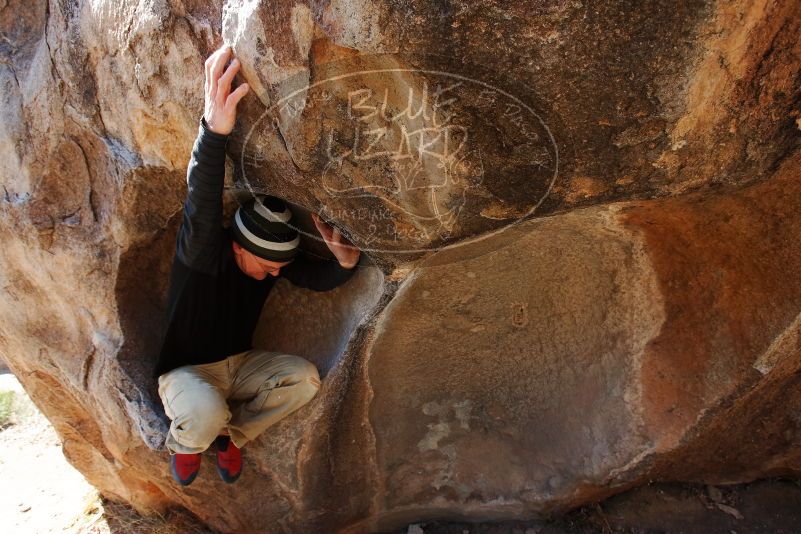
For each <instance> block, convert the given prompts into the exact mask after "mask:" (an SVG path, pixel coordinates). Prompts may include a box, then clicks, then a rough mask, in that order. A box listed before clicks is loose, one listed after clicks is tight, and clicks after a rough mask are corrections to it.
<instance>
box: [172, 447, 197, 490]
mask: <svg viewBox="0 0 801 534" xmlns="http://www.w3.org/2000/svg"><path fill="white" fill-rule="evenodd" d="M199 470H200V454H172V455H170V471H171V472H172V478H174V479H175V481H176V482H178V484H180V485H182V486H188V485H189V484H191V483H192V481H193V480H195V477H196V476H197V472H198V471H199Z"/></svg>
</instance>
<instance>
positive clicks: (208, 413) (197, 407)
mask: <svg viewBox="0 0 801 534" xmlns="http://www.w3.org/2000/svg"><path fill="white" fill-rule="evenodd" d="M184 394H185V395H187V396H188V397H187V401H188V402H186V403H184V406H185V408H184V409H183V410H182V411H181V412H180V413H176V414H175V419H174V421H173V422H174V428H175V434H176V439H177V440H178V441H179V442H180V443H181V444H182V445H186V446H188V447H207V446H209V445H210V444H211V442H212V441H214V438H216V437H217V436H218V435H219V434H220V431H221V430H222V429H223V428H225V426H226V425H227V424H228V421H229V420H230V418H231V412H230V411H229V409H228V404H227V403H226V401H225V399H224V398H223V397H222V395H221V394H219V393H218V392H216V391H214V390H212V389H200V390H196V391H186V392H185V393H184Z"/></svg>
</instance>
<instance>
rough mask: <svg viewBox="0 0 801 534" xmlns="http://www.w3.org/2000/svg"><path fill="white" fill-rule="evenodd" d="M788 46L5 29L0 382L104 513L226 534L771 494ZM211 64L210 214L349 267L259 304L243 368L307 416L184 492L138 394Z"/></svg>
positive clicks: (781, 440) (156, 411) (234, 26)
mask: <svg viewBox="0 0 801 534" xmlns="http://www.w3.org/2000/svg"><path fill="white" fill-rule="evenodd" d="M800 31H801V11H799V10H798V8H797V5H796V3H795V2H792V1H779V2H767V1H765V0H753V1H747V0H737V1H731V2H724V1H720V2H717V3H715V2H682V3H678V4H677V3H675V2H667V1H657V2H650V3H648V4H643V5H635V4H633V3H630V2H612V1H603V2H591V3H587V2H549V1H532V2H522V3H521V2H488V3H475V2H424V1H418V0H404V1H401V0H390V1H387V2H381V3H374V2H366V1H360V0H351V1H346V0H341V1H340V0H330V1H325V2H305V3H304V2H290V1H284V0H276V1H273V2H263V1H259V0H230V1H227V2H223V1H206V2H203V1H191V2H190V1H182V0H162V1H152V2H131V1H122V2H110V1H107V0H100V1H95V2H67V1H65V0H52V1H50V2H43V1H31V2H21V1H15V0H6V1H4V2H3V3H2V5H1V6H0V32H2V36H3V39H2V43H0V54H2V58H3V61H2V62H1V63H0V84H2V87H3V89H2V93H0V94H2V104H0V106H1V109H2V116H3V119H4V120H3V121H2V123H0V168H1V169H2V173H1V174H0V176H2V181H3V192H2V199H1V200H0V206H1V207H2V212H1V213H2V215H1V216H0V217H1V218H2V224H0V240H1V242H2V243H3V254H2V259H1V260H0V277H1V280H0V281H2V288H3V292H4V295H3V298H2V299H1V300H0V354H2V357H3V358H4V359H5V360H6V361H7V362H8V364H9V366H10V367H11V368H12V370H13V371H14V372H15V373H16V374H17V375H18V376H19V378H20V380H21V382H22V383H23V384H24V386H25V387H26V389H27V390H28V391H29V393H30V395H31V397H32V398H33V399H34V401H35V402H36V403H37V404H38V405H39V407H40V408H41V409H42V411H43V412H44V413H45V414H46V415H47V416H48V417H49V418H50V420H51V421H52V422H53V423H54V424H55V426H56V429H57V431H58V432H59V434H60V436H61V437H62V439H63V442H64V452H65V454H66V455H67V457H68V459H69V460H70V461H71V462H72V463H73V464H74V465H75V466H76V467H77V468H78V469H80V470H81V471H82V472H83V473H84V474H85V475H86V477H87V478H88V479H89V480H90V481H91V482H92V483H93V484H95V485H96V486H97V487H98V488H100V489H101V491H102V492H103V493H104V494H105V495H107V496H108V497H110V498H115V499H120V500H123V501H127V502H130V503H132V504H134V505H135V506H137V507H138V508H140V509H143V510H148V509H163V508H165V507H170V506H182V507H186V508H187V509H189V510H191V511H192V512H193V513H195V514H196V515H198V516H199V517H200V518H201V519H203V520H204V521H206V522H207V523H209V524H210V525H212V526H214V527H216V528H218V529H220V530H222V531H226V532H275V531H276V530H277V529H278V528H280V529H282V530H283V531H286V532H328V531H339V530H347V531H353V532H362V531H380V530H383V529H392V528H396V527H398V526H401V525H404V524H405V523H407V522H410V521H417V520H421V519H426V518H440V519H449V518H452V519H455V518H469V519H484V518H523V517H530V516H533V515H537V514H550V513H558V512H561V511H564V510H567V509H570V508H572V507H575V506H579V505H582V504H586V503H588V502H592V501H594V500H599V499H602V498H604V497H606V496H609V495H612V494H614V493H617V492H620V491H623V490H625V489H627V488H630V487H633V486H636V485H639V484H642V483H643V482H646V481H648V480H652V479H664V480H686V481H701V482H710V483H715V484H720V483H729V482H732V483H733V482H743V481H749V480H753V479H755V478H758V477H763V476H769V475H795V476H799V475H801V452H800V451H801V278H799V277H798V273H799V272H801V245H799V243H801V171H799V169H801V151H799V129H801V108H799V102H801V78H799V76H798V71H799V68H800V67H801V60H799V58H801V42H800V41H799V40H798V35H799V32H800ZM223 42H228V43H230V44H231V45H232V46H233V47H234V49H235V51H236V53H237V55H238V57H239V58H240V59H241V60H242V65H243V69H242V74H241V76H240V81H247V82H248V83H249V84H250V85H251V87H252V88H253V89H254V90H253V91H252V92H251V93H250V94H249V95H248V96H247V97H246V98H245V100H243V101H242V103H241V105H240V116H239V123H238V126H237V129H236V130H235V132H234V135H233V136H232V139H231V141H230V142H229V155H230V157H231V158H230V169H229V171H230V172H229V173H228V177H227V183H228V186H229V188H228V192H227V206H228V209H229V213H230V210H232V209H234V208H235V206H236V201H237V200H239V199H241V198H243V197H244V196H247V195H248V194H249V192H252V191H261V192H268V193H271V194H276V195H280V196H283V197H284V198H286V199H287V200H289V201H290V202H292V203H293V204H294V205H295V206H296V209H297V213H298V215H299V218H300V220H301V226H302V229H304V231H305V232H306V233H307V237H306V242H305V244H304V246H305V247H307V248H308V249H309V250H312V251H317V252H324V251H325V249H324V248H322V245H321V243H319V241H315V240H314V239H313V238H312V236H313V234H312V233H311V232H310V229H311V228H312V226H311V225H310V223H309V220H308V217H306V214H307V212H308V211H309V210H314V211H319V212H321V213H322V214H323V215H324V216H325V217H326V218H327V219H329V220H330V221H331V222H333V223H336V224H337V225H338V226H339V227H340V228H342V231H343V232H344V233H345V234H346V235H348V236H349V237H350V238H351V239H352V240H353V241H354V243H355V244H357V245H358V246H359V247H360V248H361V249H362V250H363V251H364V255H363V258H364V259H363V264H364V265H363V266H362V267H361V268H360V272H359V273H358V275H357V276H356V277H355V278H354V279H352V280H351V281H350V282H349V283H348V284H346V285H345V286H343V287H340V288H338V289H336V290H335V291H333V292H330V293H325V294H314V293H311V292H306V291H304V290H301V289H297V288H294V287H292V286H291V285H288V284H285V283H284V282H282V283H280V284H279V285H278V286H277V288H276V291H275V292H274V293H273V294H271V296H270V298H269V299H268V301H267V303H266V305H265V309H264V316H263V319H262V321H261V325H260V327H259V329H258V331H257V332H256V334H255V336H254V342H255V343H256V345H257V346H262V347H265V348H269V349H274V350H282V351H287V352H291V353H294V354H299V355H302V356H304V357H306V358H309V359H310V360H312V361H313V362H314V363H315V364H316V365H317V366H318V368H319V369H320V371H321V376H323V378H324V380H323V388H322V389H321V391H320V392H319V394H318V395H317V397H315V399H313V401H312V402H310V403H309V404H308V405H306V406H304V407H303V408H301V409H300V410H298V411H297V412H295V413H294V414H292V415H291V416H289V417H287V418H286V419H284V420H282V421H281V422H280V423H279V424H277V425H275V427H273V428H271V429H270V431H268V432H266V433H265V435H264V436H262V437H261V438H260V439H259V440H257V441H256V442H254V443H253V444H252V446H250V447H249V448H248V449H247V451H246V454H247V461H248V464H247V466H246V469H247V473H246V474H245V475H244V476H243V478H242V480H241V481H240V483H238V484H237V485H235V486H232V487H230V488H229V487H223V486H222V485H221V482H219V481H218V480H216V476H213V472H212V469H211V467H210V465H211V457H209V459H208V460H207V461H206V463H205V467H204V472H203V475H202V476H201V477H199V478H198V480H197V481H196V482H195V483H194V484H193V485H192V486H191V487H190V488H187V489H186V490H184V489H181V488H179V487H177V486H176V485H175V484H174V483H173V482H172V481H171V479H170V476H169V473H168V470H167V468H166V465H167V463H166V453H165V452H164V450H163V448H162V443H163V438H164V432H165V431H166V428H167V426H166V420H165V417H164V415H163V411H162V408H161V405H160V401H159V400H158V397H157V396H156V393H155V384H154V381H153V380H152V378H151V377H150V375H151V371H152V368H153V365H154V360H155V352H156V351H157V350H158V345H159V341H160V335H161V329H162V324H161V314H162V313H163V308H164V297H165V289H166V284H167V281H168V280H167V276H168V269H169V264H170V262H171V260H172V254H173V251H174V246H175V242H174V239H175V232H176V230H177V225H178V224H179V222H180V216H181V206H182V201H183V198H184V195H185V194H186V184H185V173H186V163H187V161H188V157H189V151H190V148H191V145H192V142H193V141H194V137H195V135H196V133H197V127H198V121H199V119H200V116H201V114H202V109H203V103H202V98H203V94H202V92H203V83H202V77H203V61H204V60H205V58H206V57H207V56H208V55H209V54H210V53H211V52H212V51H213V50H214V49H215V48H216V47H217V46H219V45H220V44H221V43H223ZM290 326H291V330H293V331H294V332H296V333H297V334H296V335H289V333H288V332H289V331H290V328H289V327H290ZM276 525H279V527H276Z"/></svg>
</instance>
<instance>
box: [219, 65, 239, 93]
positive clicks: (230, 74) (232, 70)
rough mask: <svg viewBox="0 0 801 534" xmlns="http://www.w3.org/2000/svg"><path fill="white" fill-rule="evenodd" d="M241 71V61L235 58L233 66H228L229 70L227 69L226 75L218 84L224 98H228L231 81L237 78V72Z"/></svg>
mask: <svg viewBox="0 0 801 534" xmlns="http://www.w3.org/2000/svg"><path fill="white" fill-rule="evenodd" d="M238 70H239V60H238V59H236V58H234V59H233V61H231V64H230V65H228V68H227V69H225V73H224V74H223V75H222V76H220V81H219V82H218V84H217V88H218V90H219V89H222V93H221V94H222V97H223V98H227V97H228V92H229V91H230V90H231V81H232V80H233V79H234V76H236V72H237V71H238Z"/></svg>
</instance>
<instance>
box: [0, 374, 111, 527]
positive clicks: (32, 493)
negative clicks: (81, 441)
mask: <svg viewBox="0 0 801 534" xmlns="http://www.w3.org/2000/svg"><path fill="white" fill-rule="evenodd" d="M0 391H14V392H17V393H18V394H17V395H15V397H14V402H15V409H14V411H15V415H14V416H13V419H15V420H16V421H15V424H12V425H11V426H9V427H7V428H6V429H5V430H3V431H2V432H0V480H3V482H4V483H3V487H2V490H1V491H2V497H0V517H2V518H3V529H4V530H5V529H8V530H6V532H14V533H18V534H23V533H39V532H63V531H64V529H65V527H69V526H70V525H71V524H72V523H73V520H74V519H75V518H76V516H77V515H78V514H77V512H80V511H82V510H84V509H85V508H86V507H87V505H88V504H89V503H91V502H92V501H94V500H96V499H97V493H96V492H95V490H94V488H92V486H90V485H89V484H88V483H87V482H86V479H84V478H83V476H81V474H80V473H78V471H76V470H75V469H74V468H73V467H72V466H70V465H69V464H68V463H67V461H66V460H65V459H64V455H63V454H62V453H61V442H60V441H59V439H58V437H57V436H56V433H55V431H54V430H53V427H52V426H50V424H49V423H48V422H47V420H46V419H45V418H44V416H42V414H41V413H39V411H38V410H36V408H35V407H34V406H33V404H32V403H31V402H30V400H29V399H28V397H27V395H25V394H24V393H23V391H22V387H21V386H20V385H19V382H17V380H16V378H14V376H13V375H11V374H2V375H0Z"/></svg>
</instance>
